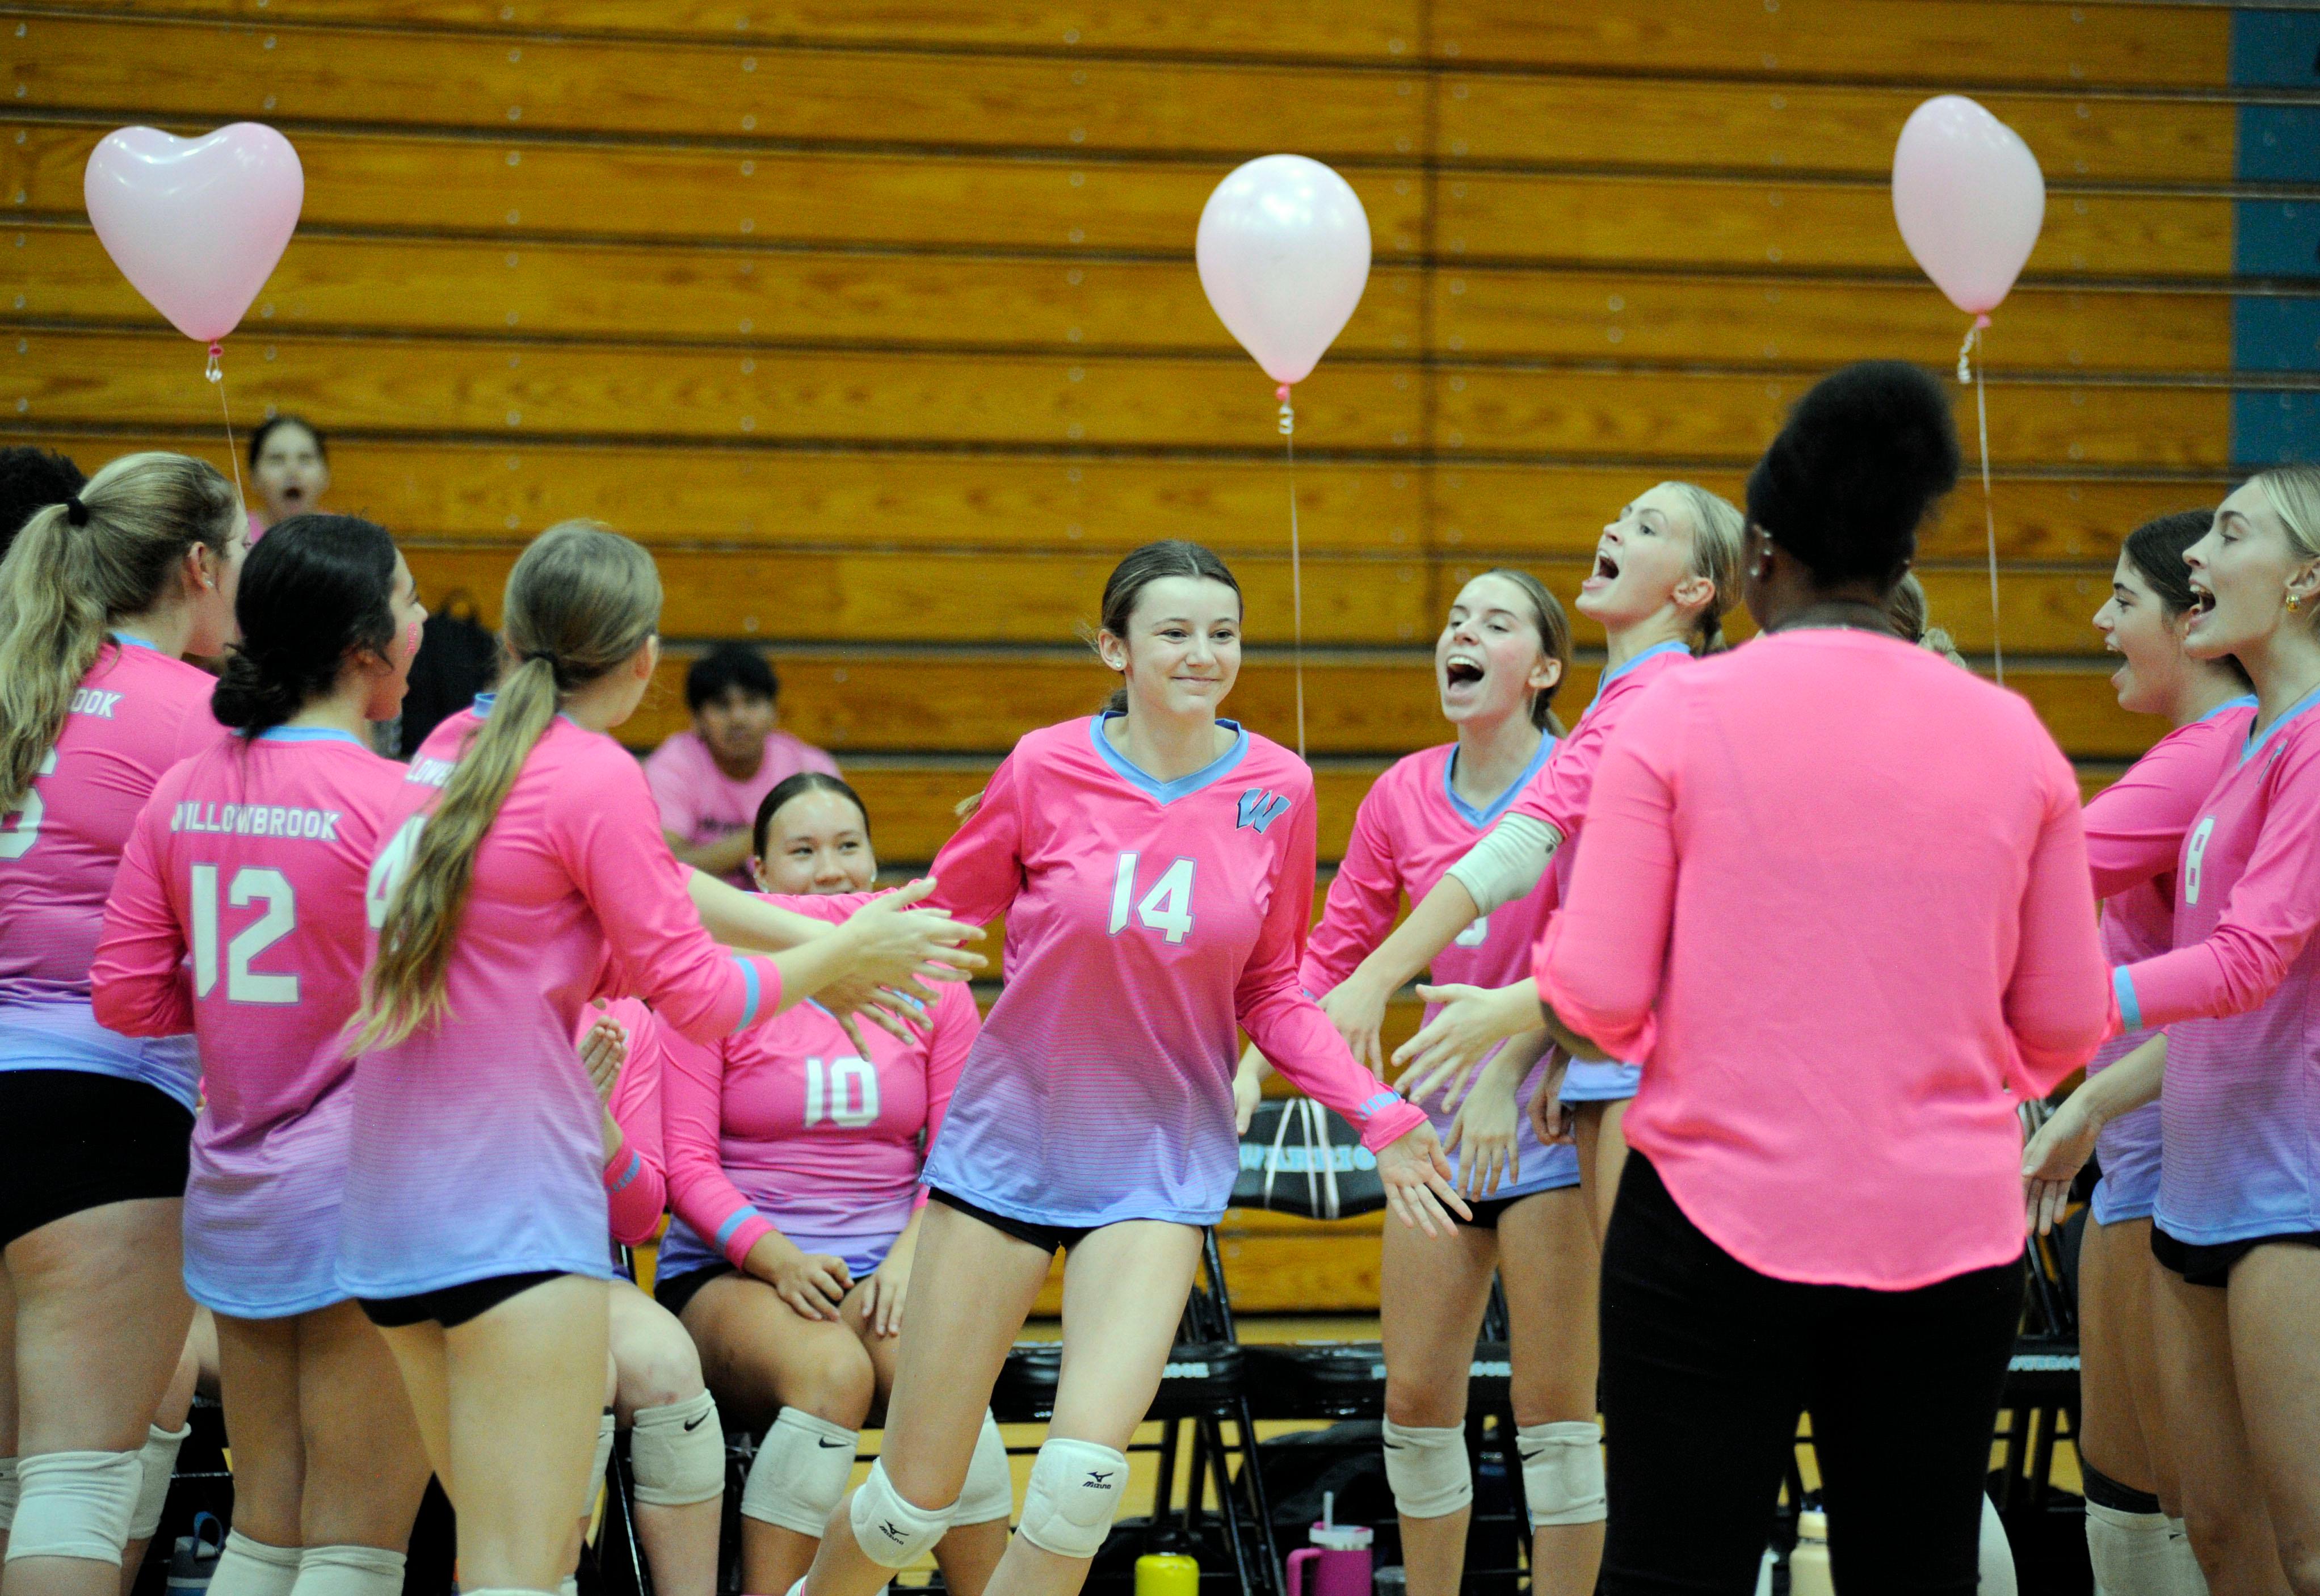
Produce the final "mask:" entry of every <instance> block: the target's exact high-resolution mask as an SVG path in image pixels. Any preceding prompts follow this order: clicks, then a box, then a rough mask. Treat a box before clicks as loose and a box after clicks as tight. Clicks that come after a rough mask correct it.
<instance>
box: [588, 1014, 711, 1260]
mask: <svg viewBox="0 0 2320 1596" xmlns="http://www.w3.org/2000/svg"><path fill="white" fill-rule="evenodd" d="M600 1017H601V1018H609V1019H611V1020H613V1021H614V1022H615V1023H617V1024H618V1025H619V1026H620V1028H621V1030H623V1031H625V1032H626V1033H627V1034H628V1038H629V1049H628V1061H627V1062H626V1063H625V1064H623V1065H621V1078H620V1079H619V1080H618V1081H617V1082H615V1083H614V1084H613V1086H612V1102H608V1103H606V1104H605V1105H604V1106H605V1108H606V1109H607V1110H609V1111H611V1113H612V1122H613V1123H614V1124H616V1125H618V1126H619V1127H620V1128H621V1150H620V1151H619V1152H618V1153H616V1154H614V1155H613V1156H611V1157H610V1158H607V1159H606V1160H605V1161H604V1201H605V1203H606V1205H607V1207H608V1208H609V1209H610V1210H611V1218H612V1239H613V1240H615V1241H622V1242H626V1243H627V1244H628V1245H629V1246H630V1247H637V1246H640V1245H642V1244H643V1243H645V1242H648V1241H650V1240H651V1239H652V1236H653V1232H654V1231H656V1230H657V1229H660V1216H661V1215H662V1214H664V1213H666V1212H667V1211H668V1160H667V1157H666V1155H665V1154H664V1153H663V1151H662V1145H663V1144H662V1140H661V1082H662V1080H663V1079H664V1078H665V1077H666V1073H667V1069H668V1047H669V1040H668V1030H667V1029H666V1027H665V1026H663V1025H662V1024H661V1022H660V1021H659V1020H656V1019H655V1018H654V1017H653V1011H651V1010H650V1009H648V1008H647V1007H645V1005H644V1004H643V1003H642V1002H639V1001H638V1000H637V999H635V998H632V997H630V998H621V999H619V1000H617V1001H616V1002H611V1003H608V1004H606V1005H605V1006H604V1007H603V1008H601V1009H599V1008H597V1007H595V1006H594V1004H591V1005H590V1006H589V1007H587V1008H585V1009H583V1010H582V1011H580V1028H579V1029H578V1030H576V1031H575V1032H574V1033H573V1038H572V1039H573V1043H574V1045H575V1047H576V1046H577V1045H578V1044H579V1041H580V1038H583V1037H585V1036H586V1035H587V1034H588V1032H589V1031H590V1030H591V1029H594V1026H595V1023H596V1021H597V1020H598V1019H599V1018H600ZM685 1045H689V1044H685Z"/></svg>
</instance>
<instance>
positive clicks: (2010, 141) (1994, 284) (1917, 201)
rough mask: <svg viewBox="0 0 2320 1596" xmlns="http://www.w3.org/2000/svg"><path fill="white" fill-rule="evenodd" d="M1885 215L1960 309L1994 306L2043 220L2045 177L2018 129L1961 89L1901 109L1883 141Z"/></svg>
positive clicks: (2011, 281) (1983, 310)
mask: <svg viewBox="0 0 2320 1596" xmlns="http://www.w3.org/2000/svg"><path fill="white" fill-rule="evenodd" d="M1893 219H1894V221H1896V222H1899V223H1900V224H1901V240H1902V241H1903V242H1904V243H1906V244H1908V246H1909V253H1910V254H1912V255H1914V256H1916V257H1917V264H1918V265H1919V266H1921V267H1923V268H1925V272H1926V276H1927V277H1931V278H1933V280H1934V286H1935V287H1937V288H1939V289H1940V290H1941V291H1942V292H1943V293H1944V294H1946V295H1949V297H1950V303H1951V304H1954V305H1956V306H1957V307H1958V309H1960V310H1962V311H1964V312H1967V313H1970V314H1973V315H1980V314H1983V313H1987V312H1989V311H1993V310H1996V309H1997V308H1998V305H1999V304H2001V303H2002V302H2003V301H2004V300H2005V298H2006V295H2007V293H2008V292H2010V291H2011V290H2012V288H2013V286H2014V279H2015V278H2016V277H2020V276H2021V275H2022V267H2023V263H2024V262H2025V261H2027V260H2028V259H2029V258H2030V251H2031V250H2032V249H2035V248H2036V246H2037V243H2038V230H2039V228H2040V227H2042V226H2044V223H2045V220H2046V179H2045V177H2044V174H2043V173H2041V172H2040V171H2039V170H2038V158H2037V157H2036V156H2035V155H2033V154H2031V153H2030V146H2029V145H2027V144H2025V143H2024V142H2023V141H2022V136H2021V135H2020V134H2019V133H2016V131H2014V130H2013V129H2012V128H2010V127H2007V125H2006V124H2005V123H2004V122H2000V121H1998V118H1996V117H1995V116H1992V115H1991V114H1990V113H1989V112H1988V111H1985V110H1983V109H1982V107H1981V106H1980V105H1979V104H1975V103H1974V102H1973V101H1971V100H1969V99H1967V98H1966V97H1965V96H1964V95H1939V96H1937V97H1936V98H1934V99H1931V100H1927V101H1926V103H1925V104H1922V105H1920V106H1918V107H1917V109H1916V110H1915V111H1913V112H1911V113H1909V120H1908V122H1905V123H1904V124H1902V128H1901V140H1900V142H1899V144H1897V145H1895V146H1894V149H1893Z"/></svg>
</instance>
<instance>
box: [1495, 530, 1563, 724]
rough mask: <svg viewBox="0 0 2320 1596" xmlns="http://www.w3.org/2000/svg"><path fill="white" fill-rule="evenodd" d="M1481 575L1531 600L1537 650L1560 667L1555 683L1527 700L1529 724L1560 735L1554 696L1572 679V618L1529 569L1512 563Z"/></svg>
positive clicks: (1559, 722)
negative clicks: (1495, 578) (1494, 577)
mask: <svg viewBox="0 0 2320 1596" xmlns="http://www.w3.org/2000/svg"><path fill="white" fill-rule="evenodd" d="M1482 575H1483V576H1496V577H1498V578H1500V580H1501V581H1506V582H1511V583H1513V584H1514V585H1516V586H1517V587H1518V588H1520V589H1522V595H1523V597H1525V598H1527V599H1528V600H1529V601H1530V608H1531V624H1532V625H1533V626H1535V627H1536V629H1537V630H1538V648H1539V652H1540V653H1542V654H1545V656H1546V657H1548V658H1549V659H1553V660H1555V661H1557V662H1559V663H1560V664H1561V665H1562V667H1563V669H1562V670H1561V671H1559V672H1557V673H1556V675H1555V678H1554V686H1552V687H1548V688H1546V689H1545V690H1544V691H1542V692H1539V693H1536V694H1533V695H1532V697H1531V701H1530V723H1531V724H1532V725H1534V726H1536V727H1537V728H1538V729H1539V730H1542V731H1545V732H1546V733H1548V734H1549V735H1551V736H1554V737H1561V736H1563V721H1561V720H1560V719H1558V718H1557V717H1556V715H1555V712H1554V695H1555V694H1556V693H1558V692H1559V691H1561V690H1562V687H1563V683H1564V682H1566V681H1568V680H1570V678H1571V618H1570V617H1569V616H1568V615H1565V614H1564V613H1563V604H1562V602H1561V601H1560V600H1558V599H1557V598H1556V597H1555V596H1554V594H1552V593H1550V592H1548V591H1547V587H1546V584H1545V583H1544V582H1542V581H1540V580H1539V579H1538V578H1537V577H1536V576H1532V575H1531V574H1530V573H1529V572H1528V571H1518V570H1517V569H1516V568H1515V567H1512V566H1493V567H1491V569H1489V570H1487V571H1484V572H1483V573H1482Z"/></svg>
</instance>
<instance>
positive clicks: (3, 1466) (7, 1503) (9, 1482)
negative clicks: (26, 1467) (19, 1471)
mask: <svg viewBox="0 0 2320 1596" xmlns="http://www.w3.org/2000/svg"><path fill="white" fill-rule="evenodd" d="M15 1522H16V1460H15V1459H14V1458H13V1457H0V1535H5V1534H7V1533H8V1531H9V1529H10V1528H11V1527H13V1526H14V1524H15Z"/></svg>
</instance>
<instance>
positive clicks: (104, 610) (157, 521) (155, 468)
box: [0, 453, 241, 810]
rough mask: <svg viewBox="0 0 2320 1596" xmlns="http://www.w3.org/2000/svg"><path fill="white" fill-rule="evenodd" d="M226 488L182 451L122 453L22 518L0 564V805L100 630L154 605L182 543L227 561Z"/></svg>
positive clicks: (49, 738) (23, 779)
mask: <svg viewBox="0 0 2320 1596" xmlns="http://www.w3.org/2000/svg"><path fill="white" fill-rule="evenodd" d="M240 516H241V502H240V499H238V498H237V497H236V496H235V494H234V491H233V485H232V484H231V483H229V482H227V481H226V479H225V478H224V477H223V476H220V475H219V474H218V471H217V468H216V467H213V466H212V465H210V464H208V463H207V462H206V461H203V460H196V459H193V458H189V457H187V456H185V455H172V454H158V453H155V454H138V455H126V456H123V457H122V458H120V459H117V460H115V461H113V463H112V464H111V465H109V466H107V467H105V468H104V470H102V471H99V472H98V473H97V474H96V476H95V477H93V478H92V479H91V480H90V481H89V482H88V483H87V485H85V486H84V487H82V489H81V490H80V493H79V494H77V496H76V497H74V498H73V499H71V500H68V502H66V503H62V504H50V505H49V506H48V507H46V508H45V509H42V510H41V511H39V512H35V513H34V515H33V516H32V519H31V520H30V521H26V522H25V523H24V528H23V530H22V531H20V532H18V533H17V534H16V540H15V542H14V544H12V545H11V546H10V547H9V549H8V557H7V558H6V559H5V560H0V810H9V809H14V808H15V807H16V806H17V805H18V804H19V803H22V802H23V796H24V791H25V789H26V788H28V787H30V786H31V785H32V777H33V775H35V774H37V773H38V771H39V769H40V766H41V760H43V759H45V758H46V757H48V754H49V750H50V748H54V747H56V743H57V737H58V735H59V733H60V732H62V731H63V730H64V724H65V713H66V712H67V711H68V709H69V708H70V707H71V704H72V696H73V691H74V689H76V688H77V687H78V686H79V685H80V684H81V678H83V677H84V676H87V675H88V673H89V671H90V670H91V669H92V668H93V667H95V664H96V657H97V655H98V653H99V652H100V651H102V649H103V648H104V641H105V636H104V632H105V627H106V625H107V624H108V623H110V622H111V621H114V620H116V619H118V618H120V617H121V616H123V615H134V614H137V613H139V612H141V611H145V610H150V609H151V608H152V607H153V606H154V605H155V604H156V603H159V602H160V600H161V598H162V597H163V595H164V594H165V593H166V592H167V591H168V585H169V584H170V582H171V581H172V580H173V579H174V578H175V576H176V575H177V568H178V566H179V564H180V562H181V561H183V560H184V558H185V557H186V550H188V549H192V548H194V547H195V545H200V546H202V547H204V548H206V549H210V550H211V551H212V552H213V553H214V554H216V555H217V557H218V558H220V559H221V560H223V559H225V558H227V557H228V556H229V554H230V553H231V549H232V547H233V539H234V536H235V532H236V530H237V527H238V524H239V522H240Z"/></svg>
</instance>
